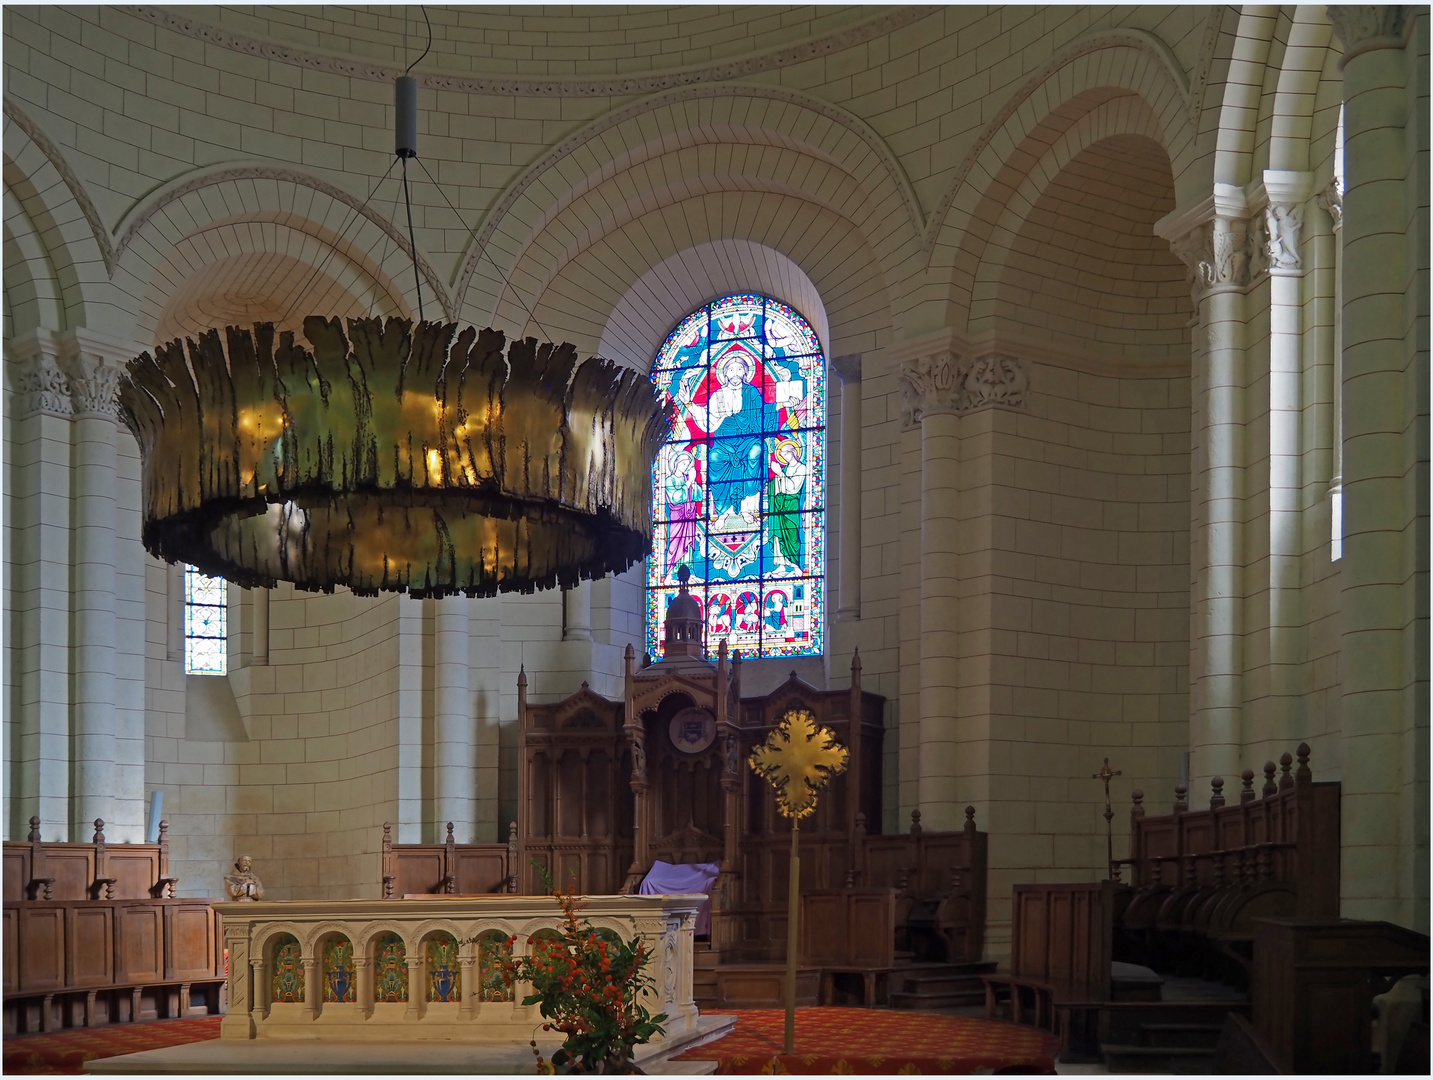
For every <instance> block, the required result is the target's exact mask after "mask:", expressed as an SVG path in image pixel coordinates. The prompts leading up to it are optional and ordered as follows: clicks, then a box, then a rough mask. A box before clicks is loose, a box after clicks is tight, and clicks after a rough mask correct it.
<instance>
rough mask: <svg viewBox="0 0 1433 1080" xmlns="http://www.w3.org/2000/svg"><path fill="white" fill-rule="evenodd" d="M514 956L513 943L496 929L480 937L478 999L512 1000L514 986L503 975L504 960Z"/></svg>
mask: <svg viewBox="0 0 1433 1080" xmlns="http://www.w3.org/2000/svg"><path fill="white" fill-rule="evenodd" d="M511 958H512V945H510V944H509V943H508V939H507V938H506V937H505V936H504V935H503V934H501V933H499V932H498V931H496V930H493V931H489V932H488V933H486V934H484V935H483V936H482V937H480V938H479V939H478V1000H479V1001H511V1000H512V999H513V988H512V985H511V984H510V983H508V982H507V981H506V980H505V979H504V978H503V976H502V962H503V961H504V960H509V959H511Z"/></svg>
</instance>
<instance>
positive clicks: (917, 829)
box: [911, 810, 921, 836]
mask: <svg viewBox="0 0 1433 1080" xmlns="http://www.w3.org/2000/svg"><path fill="white" fill-rule="evenodd" d="M920 834H921V812H920V811H919V810H912V811H911V835H912V836H919V835H920Z"/></svg>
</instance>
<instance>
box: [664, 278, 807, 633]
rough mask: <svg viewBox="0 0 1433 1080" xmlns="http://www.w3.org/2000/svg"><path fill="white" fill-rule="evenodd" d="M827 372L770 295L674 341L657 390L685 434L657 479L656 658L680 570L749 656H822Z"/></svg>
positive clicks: (692, 319) (721, 310)
mask: <svg viewBox="0 0 1433 1080" xmlns="http://www.w3.org/2000/svg"><path fill="white" fill-rule="evenodd" d="M825 378H826V360H825V357H824V355H823V354H822V351H821V343H820V341H819V340H818V339H817V337H816V334H815V332H814V331H813V330H812V329H811V326H810V324H808V323H807V322H806V320H805V319H803V318H802V317H801V316H800V315H799V314H797V312H796V311H794V310H793V309H792V308H790V307H788V306H786V305H785V304H781V303H778V302H777V301H775V300H771V299H769V298H767V297H764V296H757V295H752V294H741V295H735V296H727V297H724V298H723V299H721V300H716V301H713V302H712V303H710V304H707V305H706V306H704V307H702V308H700V309H699V310H697V311H695V312H693V313H692V314H691V315H689V316H688V317H687V318H686V319H684V320H683V321H682V323H681V325H679V326H678V327H677V328H676V329H675V330H673V331H672V333H671V334H670V335H668V337H667V340H666V342H665V343H664V344H663V345H662V348H661V351H660V352H659V353H658V354H657V359H656V361H655V363H654V364H653V367H652V381H653V382H654V383H656V384H657V386H658V387H660V388H661V389H662V391H663V392H664V393H665V394H666V395H667V398H668V399H669V400H671V401H674V402H675V405H676V421H675V423H674V425H673V429H672V436H671V438H670V439H669V440H668V441H667V442H666V443H665V444H664V445H663V447H662V450H661V452H660V453H659V454H658V456H657V461H656V463H655V464H654V466H653V470H652V494H653V534H654V535H653V541H652V554H651V555H650V556H649V557H648V559H647V594H646V595H647V651H648V652H650V653H651V654H652V656H653V657H654V658H655V657H658V656H660V655H661V652H662V623H663V620H664V618H665V617H666V611H667V605H668V604H669V603H670V602H671V600H672V598H673V597H674V596H676V594H677V588H678V585H677V571H678V569H679V568H680V567H682V566H686V567H688V568H689V569H690V570H691V574H692V577H691V582H690V584H689V589H690V591H691V593H692V595H693V596H694V597H695V598H696V600H697V602H698V603H699V604H700V605H701V610H702V613H703V616H704V618H705V621H706V626H705V635H704V637H705V644H706V651H707V655H708V656H715V655H716V651H717V648H718V646H719V644H720V642H721V641H723V640H725V641H726V642H727V646H728V648H730V649H740V650H741V652H742V655H743V656H752V657H754V656H819V655H820V654H821V652H822V648H823V645H824V641H823V633H824V626H825V606H826V596H825V588H824V583H825V569H826V551H825V542H826V528H825V526H826V516H825V513H826V512H825V479H826V461H825V449H826V448H825V441H826V440H825V425H826V385H825Z"/></svg>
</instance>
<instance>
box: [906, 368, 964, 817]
mask: <svg viewBox="0 0 1433 1080" xmlns="http://www.w3.org/2000/svg"><path fill="white" fill-rule="evenodd" d="M958 366H959V357H957V356H956V355H955V354H954V353H953V352H950V351H942V352H938V353H935V354H932V355H929V356H923V357H918V358H917V359H915V360H913V361H907V362H906V363H905V364H904V365H903V367H902V369H901V378H902V380H903V382H904V384H905V389H906V393H907V398H908V401H909V402H910V405H911V410H912V415H913V419H916V420H917V421H918V422H919V423H920V426H921V566H920V572H921V581H920V633H921V644H920V787H919V791H920V800H919V806H920V811H921V818H922V821H923V822H924V823H925V824H926V825H927V827H929V828H932V829H955V828H957V827H958V825H959V820H960V817H959V807H958V806H957V802H958V795H957V792H956V790H955V789H956V775H957V773H958V772H960V771H961V769H960V762H959V760H958V749H959V747H958V745H957V734H958V733H957V730H956V717H957V713H958V709H959V702H958V700H957V695H958V689H959V687H958V682H957V675H958V670H957V667H958V664H959V658H960V650H959V642H960V630H959V610H958V599H959V586H960V574H959V565H958V556H957V549H956V541H957V536H958V534H959V531H960V520H959V507H958V505H957V504H958V500H959V498H960V476H959V469H960V433H959V421H958V419H957V418H956V415H955V409H956V405H957V401H956V399H955V395H954V394H953V393H952V390H953V389H954V387H955V385H956V380H957V377H958V374H959V372H958ZM916 414H919V415H916Z"/></svg>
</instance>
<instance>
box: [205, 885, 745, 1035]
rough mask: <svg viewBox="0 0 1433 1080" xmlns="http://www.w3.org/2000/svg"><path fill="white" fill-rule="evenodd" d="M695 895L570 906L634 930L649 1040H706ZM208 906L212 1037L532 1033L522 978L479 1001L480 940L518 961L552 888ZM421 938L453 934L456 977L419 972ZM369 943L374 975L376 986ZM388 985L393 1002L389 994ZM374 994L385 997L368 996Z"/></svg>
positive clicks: (552, 907) (554, 909) (546, 911)
mask: <svg viewBox="0 0 1433 1080" xmlns="http://www.w3.org/2000/svg"><path fill="white" fill-rule="evenodd" d="M703 899H705V897H703V896H700V895H693V896H594V897H590V898H588V903H587V907H586V909H585V910H584V912H583V915H584V916H585V917H586V918H587V919H589V920H590V921H591V923H592V925H593V926H595V927H597V928H598V929H599V930H601V929H607V930H611V931H613V932H615V933H617V934H619V935H620V936H621V937H623V938H624V939H627V940H630V939H631V938H632V937H634V936H637V935H641V936H642V937H643V938H645V939H646V941H647V943H648V948H649V949H650V951H651V955H652V957H653V959H652V967H651V968H650V969H649V970H650V972H651V974H652V976H653V979H654V981H655V983H656V989H655V990H654V991H649V992H648V995H647V1000H646V1001H644V1002H643V1004H645V1005H646V1007H647V1009H648V1010H649V1011H650V1012H652V1013H653V1014H656V1013H666V1014H667V1020H666V1022H665V1027H666V1029H667V1034H666V1036H665V1037H663V1038H662V1039H660V1040H654V1043H653V1046H654V1047H655V1046H656V1045H657V1044H658V1043H673V1042H686V1041H689V1040H691V1039H693V1038H694V1037H698V1038H700V1037H701V1036H705V1035H706V1032H705V1027H706V1026H707V1025H699V1013H698V1009H697V1006H696V1003H695V1002H694V1001H693V998H692V930H693V925H694V921H695V917H696V911H697V905H698V904H699V903H700V902H701V901H702V900H703ZM214 910H216V911H218V912H219V913H220V914H221V915H222V916H223V917H224V943H225V945H226V947H227V948H228V952H229V975H228V979H229V981H228V992H229V999H228V1001H229V1010H228V1013H227V1015H226V1016H225V1017H224V1020H223V1022H222V1024H221V1026H220V1037H221V1040H250V1039H307V1040H312V1039H320V1040H335V1041H350V1040H364V1041H376V1042H403V1041H409V1040H433V1039H439V1040H451V1041H455V1042H467V1043H480V1044H487V1045H495V1044H509V1045H514V1044H515V1045H523V1046H525V1045H526V1044H527V1042H528V1040H529V1039H532V1038H534V1037H536V1036H540V1035H541V1034H542V1033H541V1025H542V1022H543V1021H542V1017H541V1016H540V1015H539V1013H538V1009H537V1006H536V1005H531V1006H524V1005H522V1004H521V1001H522V999H523V997H524V996H526V994H527V993H528V992H529V991H528V989H527V987H526V984H523V983H519V984H517V986H516V987H514V991H515V992H514V994H513V1000H509V1001H504V1000H483V998H484V997H485V996H492V994H493V990H492V984H490V983H489V984H487V990H486V994H485V991H484V986H485V984H484V979H483V976H484V971H483V956H482V950H481V948H480V942H482V939H484V938H490V939H491V940H493V941H497V940H499V939H506V938H507V937H508V936H510V935H515V936H516V938H517V941H516V942H515V943H514V945H513V951H514V953H515V954H516V955H519V956H521V955H522V954H523V953H524V952H525V951H526V950H527V948H528V939H529V937H530V936H532V935H534V934H536V933H537V932H539V931H543V930H555V929H556V928H557V926H558V924H559V920H560V918H561V912H560V910H559V908H558V906H557V902H556V901H555V900H554V899H553V898H552V897H549V896H512V895H492V896H472V897H453V898H442V899H424V900H339V901H303V900H299V901H264V900H259V901H247V902H242V903H222V904H215V905H214ZM475 939H477V940H475ZM434 940H437V941H439V942H440V943H442V945H443V946H445V947H446V946H447V945H448V943H449V942H450V941H451V942H453V943H464V942H466V944H457V946H456V959H457V963H458V965H459V967H458V973H457V974H458V977H457V978H456V979H451V978H450V977H449V976H448V975H447V974H446V973H443V974H442V975H441V977H440V978H439V979H437V980H433V979H430V977H429V976H430V974H432V973H430V972H429V971H428V970H427V965H428V964H429V958H430V957H432V956H435V955H437V953H435V952H434V950H433V948H432V947H431V946H430V945H429V942H430V941H434ZM400 946H401V947H400ZM439 951H440V952H441V950H439ZM450 951H451V950H450ZM380 952H381V954H382V962H383V964H384V965H385V970H386V974H385V975H384V976H383V981H382V984H381V986H379V988H378V989H377V990H376V989H375V987H376V986H378V985H379V979H378V975H379V973H378V971H377V970H376V967H375V963H376V959H377V958H378V957H379V954H380ZM395 957H399V958H401V963H402V964H405V965H406V969H407V977H406V980H405V979H402V978H399V979H394V978H393V977H392V976H393V970H394V967H395V960H394V958H395ZM335 958H338V959H335ZM440 963H444V962H441V961H440ZM326 965H327V966H326ZM345 965H348V966H345ZM398 974H399V975H400V976H401V974H402V971H401V969H400V970H399V971H398ZM395 985H401V986H402V988H403V991H404V993H403V997H406V1000H403V999H402V998H401V997H400V998H399V999H397V1000H394V997H395V996H396V994H395V989H394V988H395ZM385 993H386V995H387V996H388V998H389V999H388V1000H382V998H383V997H384V996H385ZM276 995H277V997H285V996H287V997H288V998H290V1000H278V999H276ZM432 997H437V998H439V999H440V1000H430V998H432ZM444 997H446V998H448V1000H441V998H444ZM723 1019H729V1018H723ZM699 1029H700V1030H699ZM535 1033H536V1034H535ZM539 1041H542V1039H539ZM643 1056H646V1055H643Z"/></svg>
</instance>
